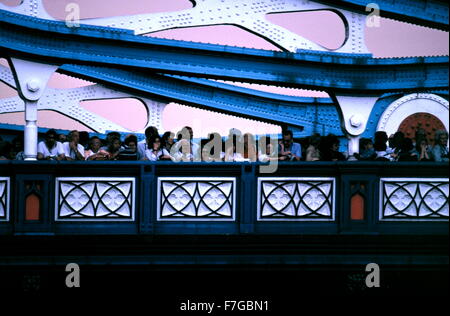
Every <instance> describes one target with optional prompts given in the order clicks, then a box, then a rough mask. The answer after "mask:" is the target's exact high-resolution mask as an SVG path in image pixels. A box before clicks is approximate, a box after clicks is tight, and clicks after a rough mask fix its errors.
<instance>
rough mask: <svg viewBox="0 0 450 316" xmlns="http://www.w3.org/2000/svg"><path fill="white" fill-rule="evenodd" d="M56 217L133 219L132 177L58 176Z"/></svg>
mask: <svg viewBox="0 0 450 316" xmlns="http://www.w3.org/2000/svg"><path fill="white" fill-rule="evenodd" d="M56 196H57V199H56V207H55V220H56V221H92V220H94V221H99V220H100V221H134V215H135V196H136V193H135V179H134V178H57V179H56Z"/></svg>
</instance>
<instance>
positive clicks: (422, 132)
mask: <svg viewBox="0 0 450 316" xmlns="http://www.w3.org/2000/svg"><path fill="white" fill-rule="evenodd" d="M426 137H427V132H426V131H425V130H424V129H423V128H418V129H417V130H416V135H415V136H414V139H415V140H416V143H417V142H418V141H419V139H422V138H426Z"/></svg>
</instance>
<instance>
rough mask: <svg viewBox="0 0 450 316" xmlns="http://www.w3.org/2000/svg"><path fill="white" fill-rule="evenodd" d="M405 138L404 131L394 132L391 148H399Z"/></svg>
mask: <svg viewBox="0 0 450 316" xmlns="http://www.w3.org/2000/svg"><path fill="white" fill-rule="evenodd" d="M404 139H405V134H403V133H402V132H400V131H398V132H396V133H395V134H394V136H393V139H392V144H391V143H389V146H390V147H391V148H397V147H400V146H401V145H402V143H403V140H404Z"/></svg>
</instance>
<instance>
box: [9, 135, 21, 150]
mask: <svg viewBox="0 0 450 316" xmlns="http://www.w3.org/2000/svg"><path fill="white" fill-rule="evenodd" d="M11 144H12V146H13V147H14V151H15V152H16V153H18V152H21V151H22V150H23V137H22V136H17V137H15V138H14V139H13V140H12V142H11Z"/></svg>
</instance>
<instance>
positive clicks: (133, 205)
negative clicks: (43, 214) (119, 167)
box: [54, 177, 136, 222]
mask: <svg viewBox="0 0 450 316" xmlns="http://www.w3.org/2000/svg"><path fill="white" fill-rule="evenodd" d="M61 181H72V182H96V181H98V182H104V181H108V182H123V181H129V182H131V183H132V185H131V218H114V217H111V218H91V219H85V218H80V219H73V218H67V219H64V218H63V219H61V218H58V214H59V183H60V182H61ZM54 213H55V216H54V220H55V222H134V221H135V218H136V215H135V214H136V178H118V177H115V178H108V177H94V178H88V177H58V178H56V179H55V212H54Z"/></svg>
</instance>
